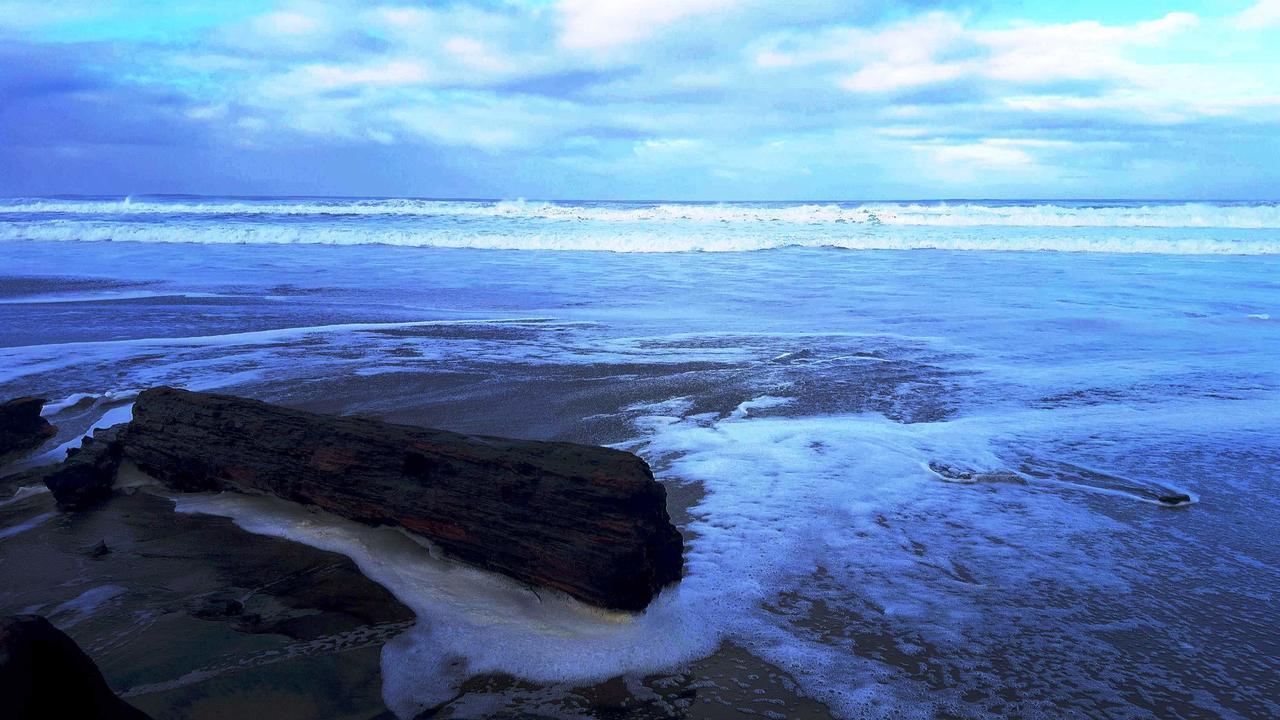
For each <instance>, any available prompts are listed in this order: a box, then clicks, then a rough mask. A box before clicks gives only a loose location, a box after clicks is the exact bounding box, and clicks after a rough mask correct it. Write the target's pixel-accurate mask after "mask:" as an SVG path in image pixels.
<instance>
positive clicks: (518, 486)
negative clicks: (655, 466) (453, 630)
mask: <svg viewBox="0 0 1280 720" xmlns="http://www.w3.org/2000/svg"><path fill="white" fill-rule="evenodd" d="M133 418H134V419H133V421H132V423H130V425H129V426H128V429H127V431H126V432H125V434H124V435H123V442H124V457H125V458H127V459H129V460H131V461H133V462H134V463H136V464H137V465H138V467H139V468H140V469H142V470H143V471H144V472H147V473H149V474H151V475H152V476H154V477H156V478H157V479H159V480H160V481H161V482H163V483H164V484H165V485H167V486H168V487H170V488H172V489H176V490H180V491H200V490H238V491H245V492H252V493H270V494H272V495H276V496H278V497H282V498H285V499H288V500H292V501H295V502H300V503H304V504H307V505H315V506H318V507H320V508H321V509H323V510H326V511H328V512H332V513H335V514H338V515H341V516H343V517H346V518H350V519H352V520H356V521H359V522H363V523H367V524H370V525H394V526H399V527H401V528H403V529H405V530H408V531H410V532H413V533H416V534H418V535H421V536H423V537H425V538H428V539H429V540H431V541H432V542H433V543H434V544H435V545H436V546H437V547H439V548H440V549H441V550H443V551H444V552H445V553H446V554H447V555H448V556H450V557H453V558H455V559H457V560H460V561H463V562H466V563H469V564H471V565H475V566H477V567H480V568H484V569H486V570H490V571H494V572H499V573H503V574H505V575H507V576H509V577H512V578H515V579H516V580H519V581H521V582H525V583H529V584H532V585H539V586H544V587H550V588H555V589H558V590H561V591H563V592H565V593H567V594H569V595H571V596H573V597H575V598H577V599H579V600H582V601H583V602H587V603H590V604H593V605H597V606H600V607H605V608H611V609H617V610H628V611H638V610H642V609H644V608H645V607H646V606H647V605H648V604H649V602H650V601H651V600H652V599H653V598H654V596H656V595H657V593H658V592H659V591H660V590H661V589H662V588H663V587H665V586H666V585H669V584H671V583H674V582H676V581H677V580H679V579H680V576H681V570H682V563H683V557H682V556H683V540H682V538H681V537H680V533H679V532H678V531H677V530H676V529H675V527H674V526H673V525H672V524H671V521H670V518H669V517H668V515H667V510H666V491H665V489H664V488H663V487H662V485H661V484H659V483H658V482H656V481H655V480H654V479H653V474H652V472H650V470H649V467H648V465H646V464H645V462H644V461H643V460H641V459H640V458H638V457H636V456H635V455H632V454H631V453H627V452H622V451H619V450H611V449H608V448H599V447H590V446H586V445H576V444H571V443H558V442H535V441H528V440H511V439H505V438H497V437H485V436H472V435H460V434H457V433H452V432H446V431H442V430H429V429H425V428H415V427H407V426H402V425H392V424H388V423H383V422H380V421H377V420H373V419H369V418H362V417H335V416H326V415H316V414H313V413H307V412H302V411H298V410H291V409H287V408H282V407H278V406H273V405H269V404H267V403H262V402H258V401H254V400H246V399H243V398H236V397H230V396H225V395H212V394H206V393H195V392H188V391H183V390H175V389H172V388H155V389H151V390H147V391H145V392H143V393H142V394H141V395H139V396H138V399H137V401H136V403H135V405H134V408H133Z"/></svg>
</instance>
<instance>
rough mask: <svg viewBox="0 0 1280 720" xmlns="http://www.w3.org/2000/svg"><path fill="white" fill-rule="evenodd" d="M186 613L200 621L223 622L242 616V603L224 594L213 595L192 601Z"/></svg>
mask: <svg viewBox="0 0 1280 720" xmlns="http://www.w3.org/2000/svg"><path fill="white" fill-rule="evenodd" d="M187 612H188V613H190V614H191V617H194V618H200V619H201V620H223V619H226V618H229V617H235V616H237V615H240V614H242V613H243V612H244V603H243V602H241V601H240V599H239V598H237V597H232V596H230V595H228V594H226V593H213V594H210V595H204V596H202V597H198V598H196V599H195V600H193V601H192V602H191V603H190V605H188V607H187Z"/></svg>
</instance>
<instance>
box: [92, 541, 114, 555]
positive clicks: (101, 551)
mask: <svg viewBox="0 0 1280 720" xmlns="http://www.w3.org/2000/svg"><path fill="white" fill-rule="evenodd" d="M109 552H111V548H109V547H107V541H106V540H99V541H98V544H97V545H94V546H93V547H91V548H89V557H96V558H97V557H102V556H103V555H106V554H107V553H109Z"/></svg>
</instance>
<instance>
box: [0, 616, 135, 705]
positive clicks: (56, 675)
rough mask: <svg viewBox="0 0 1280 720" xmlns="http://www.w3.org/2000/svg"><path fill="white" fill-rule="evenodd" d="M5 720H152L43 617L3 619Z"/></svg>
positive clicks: (0, 676)
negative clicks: (113, 689) (117, 691)
mask: <svg viewBox="0 0 1280 720" xmlns="http://www.w3.org/2000/svg"><path fill="white" fill-rule="evenodd" d="M0 717H4V718H8V719H11V720H49V719H51V718H76V720H147V716H146V715H145V714H143V713H142V711H140V710H138V709H137V708H135V707H133V706H132V705H130V704H128V703H126V702H125V701H123V700H121V699H120V698H118V697H116V695H115V693H113V692H111V688H109V687H107V682H106V680H104V679H103V678H102V673H101V672H99V671H98V666H97V665H94V664H93V660H91V659H90V658H89V656H88V655H86V654H85V653H84V651H83V650H81V649H80V646H78V645H76V643H75V641H74V640H72V639H71V638H69V637H67V635H66V634H65V633H63V632H62V631H61V630H59V629H57V628H55V627H54V626H53V625H51V624H50V623H49V621H48V620H45V619H44V618H42V617H40V616H39V615H15V616H13V617H8V618H3V619H0Z"/></svg>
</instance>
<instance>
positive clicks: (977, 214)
mask: <svg viewBox="0 0 1280 720" xmlns="http://www.w3.org/2000/svg"><path fill="white" fill-rule="evenodd" d="M0 213H5V214H7V213H21V214H40V215H56V214H74V215H108V216H113V215H173V216H183V215H197V216H199V215H222V216H227V215H249V216H261V215H286V216H310V215H315V216H344V215H346V216H351V215H354V216H362V215H392V216H395V215H403V216H426V217H437V216H444V217H448V216H456V217H468V216H474V217H509V218H526V219H537V220H565V221H589V222H605V223H651V222H688V223H791V224H807V225H814V224H816V225H824V224H841V223H853V224H873V225H874V224H885V225H935V226H950V227H972V226H982V225H998V226H1013V227H1163V228H1181V227H1185V228H1241V229H1250V228H1254V229H1259V228H1280V203H1274V202H1253V203H1248V202H1232V203H1209V202H1193V203H1151V204H1140V203H1092V204H1091V203H1082V202H1070V203H1031V202H992V203H979V202H955V203H948V202H913V203H892V202H881V203H607V202H592V203H558V202H526V201H523V200H503V201H496V202H495V201H464V200H415V199H331V198H315V199H304V198H299V199H287V198H282V199H272V200H220V199H213V198H209V199H200V200H198V201H187V200H169V199H154V200H137V201H135V200H132V199H130V198H125V199H123V200H57V199H25V198H18V199H10V200H4V201H0Z"/></svg>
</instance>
